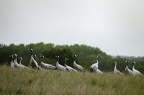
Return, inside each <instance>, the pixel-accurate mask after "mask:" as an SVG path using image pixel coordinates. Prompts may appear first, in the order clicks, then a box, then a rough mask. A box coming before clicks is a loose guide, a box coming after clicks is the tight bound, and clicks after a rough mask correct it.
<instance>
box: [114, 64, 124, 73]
mask: <svg viewBox="0 0 144 95" xmlns="http://www.w3.org/2000/svg"><path fill="white" fill-rule="evenodd" d="M114 63H115V66H114V73H115V74H122V73H121V72H120V71H119V70H118V69H117V67H116V66H117V62H116V61H115V62H114Z"/></svg>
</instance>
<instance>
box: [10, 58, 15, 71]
mask: <svg viewBox="0 0 144 95" xmlns="http://www.w3.org/2000/svg"><path fill="white" fill-rule="evenodd" d="M9 57H10V58H11V61H10V66H11V67H12V68H15V66H14V57H13V55H10V56H9Z"/></svg>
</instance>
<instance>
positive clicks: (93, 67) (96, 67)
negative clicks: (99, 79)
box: [90, 60, 98, 72]
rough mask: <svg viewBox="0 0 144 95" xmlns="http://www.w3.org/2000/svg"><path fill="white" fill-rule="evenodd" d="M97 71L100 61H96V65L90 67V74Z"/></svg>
mask: <svg viewBox="0 0 144 95" xmlns="http://www.w3.org/2000/svg"><path fill="white" fill-rule="evenodd" d="M97 69H98V60H96V63H94V64H92V65H91V66H90V72H96V71H97Z"/></svg>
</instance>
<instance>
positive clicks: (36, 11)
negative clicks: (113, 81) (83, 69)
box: [0, 0, 144, 56]
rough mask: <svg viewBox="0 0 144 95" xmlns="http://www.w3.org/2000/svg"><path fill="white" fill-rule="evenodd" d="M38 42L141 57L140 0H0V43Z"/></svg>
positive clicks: (143, 5) (143, 9) (143, 4)
mask: <svg viewBox="0 0 144 95" xmlns="http://www.w3.org/2000/svg"><path fill="white" fill-rule="evenodd" d="M38 42H44V43H54V44H58V45H63V44H68V45H73V44H86V45H89V46H93V47H98V48H100V49H101V50H102V51H104V52H106V53H107V54H109V55H128V56H144V0H0V43H3V44H6V45H9V44H11V43H14V44H21V43H23V44H30V43H38Z"/></svg>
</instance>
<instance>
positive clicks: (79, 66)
mask: <svg viewBox="0 0 144 95" xmlns="http://www.w3.org/2000/svg"><path fill="white" fill-rule="evenodd" d="M76 57H77V56H76V55H74V61H73V66H74V68H75V69H76V70H78V71H83V72H84V71H85V69H84V67H82V66H81V65H79V64H77V63H76Z"/></svg>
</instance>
